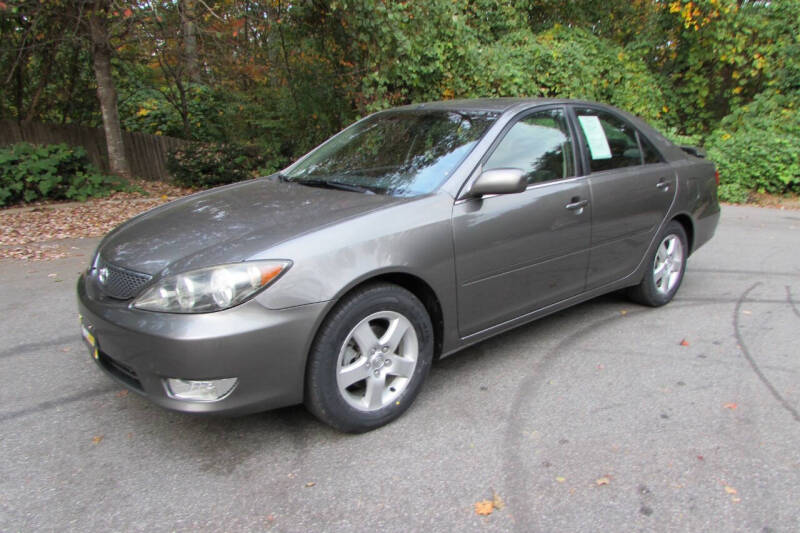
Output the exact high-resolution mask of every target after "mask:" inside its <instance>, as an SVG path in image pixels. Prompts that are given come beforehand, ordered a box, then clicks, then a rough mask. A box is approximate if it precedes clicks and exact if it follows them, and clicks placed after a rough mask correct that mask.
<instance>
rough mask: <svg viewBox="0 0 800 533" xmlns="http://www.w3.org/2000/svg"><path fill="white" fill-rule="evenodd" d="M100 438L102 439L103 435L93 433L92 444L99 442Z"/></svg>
mask: <svg viewBox="0 0 800 533" xmlns="http://www.w3.org/2000/svg"><path fill="white" fill-rule="evenodd" d="M101 440H103V435H95V436H94V437H92V444H100V441H101Z"/></svg>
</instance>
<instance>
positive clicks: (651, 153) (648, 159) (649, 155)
mask: <svg viewBox="0 0 800 533" xmlns="http://www.w3.org/2000/svg"><path fill="white" fill-rule="evenodd" d="M637 133H638V132H637ZM639 144H641V145H642V155H643V156H644V164H645V165H649V164H651V163H661V162H662V161H663V160H662V159H661V154H659V153H658V150H656V149H655V147H654V146H653V145H652V144H651V143H650V141H648V140H647V137H645V136H644V135H642V134H641V133H639Z"/></svg>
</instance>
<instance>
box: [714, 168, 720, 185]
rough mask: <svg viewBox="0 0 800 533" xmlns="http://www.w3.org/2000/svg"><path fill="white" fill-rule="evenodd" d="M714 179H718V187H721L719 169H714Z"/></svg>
mask: <svg viewBox="0 0 800 533" xmlns="http://www.w3.org/2000/svg"><path fill="white" fill-rule="evenodd" d="M714 179H715V180H717V187H719V170H714Z"/></svg>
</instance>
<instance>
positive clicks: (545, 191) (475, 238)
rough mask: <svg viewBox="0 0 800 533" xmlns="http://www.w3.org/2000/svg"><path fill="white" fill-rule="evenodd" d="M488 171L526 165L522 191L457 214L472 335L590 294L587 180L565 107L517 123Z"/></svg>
mask: <svg viewBox="0 0 800 533" xmlns="http://www.w3.org/2000/svg"><path fill="white" fill-rule="evenodd" d="M482 165H483V166H482V170H491V169H495V168H520V169H523V170H524V171H525V172H526V175H527V178H528V182H529V185H528V189H527V190H526V191H524V192H522V193H517V194H504V195H495V196H488V197H483V198H470V199H465V200H460V201H458V202H457V203H456V205H455V206H454V209H453V237H454V242H455V258H456V279H457V284H458V320H459V333H460V334H461V336H462V337H463V336H468V335H471V334H473V333H477V332H479V331H482V330H484V329H487V328H489V327H492V326H494V325H497V324H500V323H502V322H505V321H507V320H511V319H514V318H516V317H519V316H521V315H524V314H526V313H529V312H531V311H534V310H536V309H539V308H542V307H545V306H547V305H549V304H552V303H555V302H557V301H560V300H563V299H565V298H568V297H569V296H573V295H575V294H577V293H580V292H581V291H583V290H584V286H585V280H586V269H587V266H588V259H589V251H588V250H589V243H590V220H591V217H590V211H591V205H590V204H589V202H588V200H589V185H588V181H587V178H585V177H575V171H574V169H575V158H574V152H573V143H572V135H571V134H570V129H569V127H568V125H567V122H566V120H565V118H564V112H563V110H562V109H561V108H552V109H548V110H545V111H536V112H533V113H529V114H527V115H524V116H522V117H520V118H519V119H518V120H517V121H515V122H513V123H512V124H511V125H509V126H508V127H507V128H506V130H505V132H504V133H503V134H502V135H501V140H499V141H498V142H497V143H495V146H494V147H493V148H492V149H490V151H489V153H488V155H487V157H486V158H484V161H483V164H482Z"/></svg>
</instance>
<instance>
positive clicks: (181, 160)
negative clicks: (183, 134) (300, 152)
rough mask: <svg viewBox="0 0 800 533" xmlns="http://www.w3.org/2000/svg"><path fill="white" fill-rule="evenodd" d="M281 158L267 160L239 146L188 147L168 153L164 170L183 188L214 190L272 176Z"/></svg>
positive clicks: (256, 151)
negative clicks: (235, 183) (220, 186)
mask: <svg viewBox="0 0 800 533" xmlns="http://www.w3.org/2000/svg"><path fill="white" fill-rule="evenodd" d="M283 163H284V160H283V158H281V157H279V156H275V155H274V154H272V157H267V156H266V155H265V154H264V151H263V150H262V149H259V148H258V147H254V146H244V145H240V144H199V143H198V144H190V145H187V146H185V147H183V148H179V149H178V150H174V151H173V152H171V153H170V154H169V156H168V158H167V169H168V170H169V172H170V174H171V175H172V177H173V178H174V180H175V183H176V184H178V185H181V186H184V187H200V188H204V187H215V186H217V185H224V184H226V183H233V182H236V181H242V180H246V179H250V178H253V177H255V176H258V175H264V174H271V173H272V172H275V171H276V170H278V169H279V168H281V166H282V164H283Z"/></svg>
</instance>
